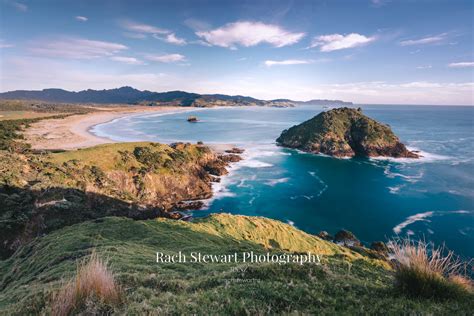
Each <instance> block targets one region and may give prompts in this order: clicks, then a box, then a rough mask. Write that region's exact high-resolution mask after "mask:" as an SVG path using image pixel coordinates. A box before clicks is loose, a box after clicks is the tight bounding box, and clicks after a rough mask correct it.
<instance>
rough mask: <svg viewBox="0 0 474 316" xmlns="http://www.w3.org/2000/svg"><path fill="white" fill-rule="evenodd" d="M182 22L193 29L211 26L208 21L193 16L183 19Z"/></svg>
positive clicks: (204, 28)
mask: <svg viewBox="0 0 474 316" xmlns="http://www.w3.org/2000/svg"><path fill="white" fill-rule="evenodd" d="M184 24H185V25H186V26H188V27H189V28H190V29H192V30H193V31H205V30H208V29H210V28H211V25H210V24H209V23H207V22H205V21H202V20H198V19H194V18H189V19H186V20H184Z"/></svg>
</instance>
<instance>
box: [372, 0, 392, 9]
mask: <svg viewBox="0 0 474 316" xmlns="http://www.w3.org/2000/svg"><path fill="white" fill-rule="evenodd" d="M370 2H371V3H372V5H373V6H374V7H377V8H378V7H381V6H384V5H386V4H387V3H389V2H390V0H370Z"/></svg>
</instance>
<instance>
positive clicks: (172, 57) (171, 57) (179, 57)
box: [146, 54, 186, 63]
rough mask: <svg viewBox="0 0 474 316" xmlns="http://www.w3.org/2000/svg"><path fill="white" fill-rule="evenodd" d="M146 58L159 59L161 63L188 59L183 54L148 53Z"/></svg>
mask: <svg viewBox="0 0 474 316" xmlns="http://www.w3.org/2000/svg"><path fill="white" fill-rule="evenodd" d="M146 58H147V59H148V60H151V61H158V62H160V63H176V62H180V61H185V60H186V57H185V56H183V55H181V54H168V55H147V56H146Z"/></svg>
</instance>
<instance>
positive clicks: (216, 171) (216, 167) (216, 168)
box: [204, 159, 229, 176]
mask: <svg viewBox="0 0 474 316" xmlns="http://www.w3.org/2000/svg"><path fill="white" fill-rule="evenodd" d="M226 167H227V163H226V162H225V161H223V160H221V159H219V160H212V161H209V162H208V163H207V165H205V166H204V170H206V171H207V172H209V174H211V175H213V176H223V175H226V174H228V173H229V171H227V168H226Z"/></svg>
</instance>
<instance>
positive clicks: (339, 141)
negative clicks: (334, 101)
mask: <svg viewBox="0 0 474 316" xmlns="http://www.w3.org/2000/svg"><path fill="white" fill-rule="evenodd" d="M276 141H277V143H278V144H279V145H281V146H284V147H289V148H295V149H300V150H303V151H306V152H310V153H315V154H319V153H321V154H326V155H330V156H335V157H354V156H359V157H394V158H419V157H420V156H419V155H418V154H417V153H415V152H413V151H409V150H408V149H407V148H406V147H405V145H404V144H402V143H401V142H400V140H399V138H398V137H397V136H396V135H395V134H394V133H393V132H392V130H391V128H390V127H389V126H388V125H385V124H382V123H379V122H377V121H375V120H373V119H371V118H369V117H367V116H366V115H364V114H363V113H362V110H361V109H360V108H359V109H352V108H347V107H344V108H338V109H333V110H330V111H327V112H322V113H320V114H318V115H316V116H315V117H313V118H312V119H310V120H308V121H306V122H303V123H301V124H299V125H296V126H293V127H291V128H290V129H288V130H284V131H283V132H282V133H281V135H280V137H278V139H277V140H276Z"/></svg>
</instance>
